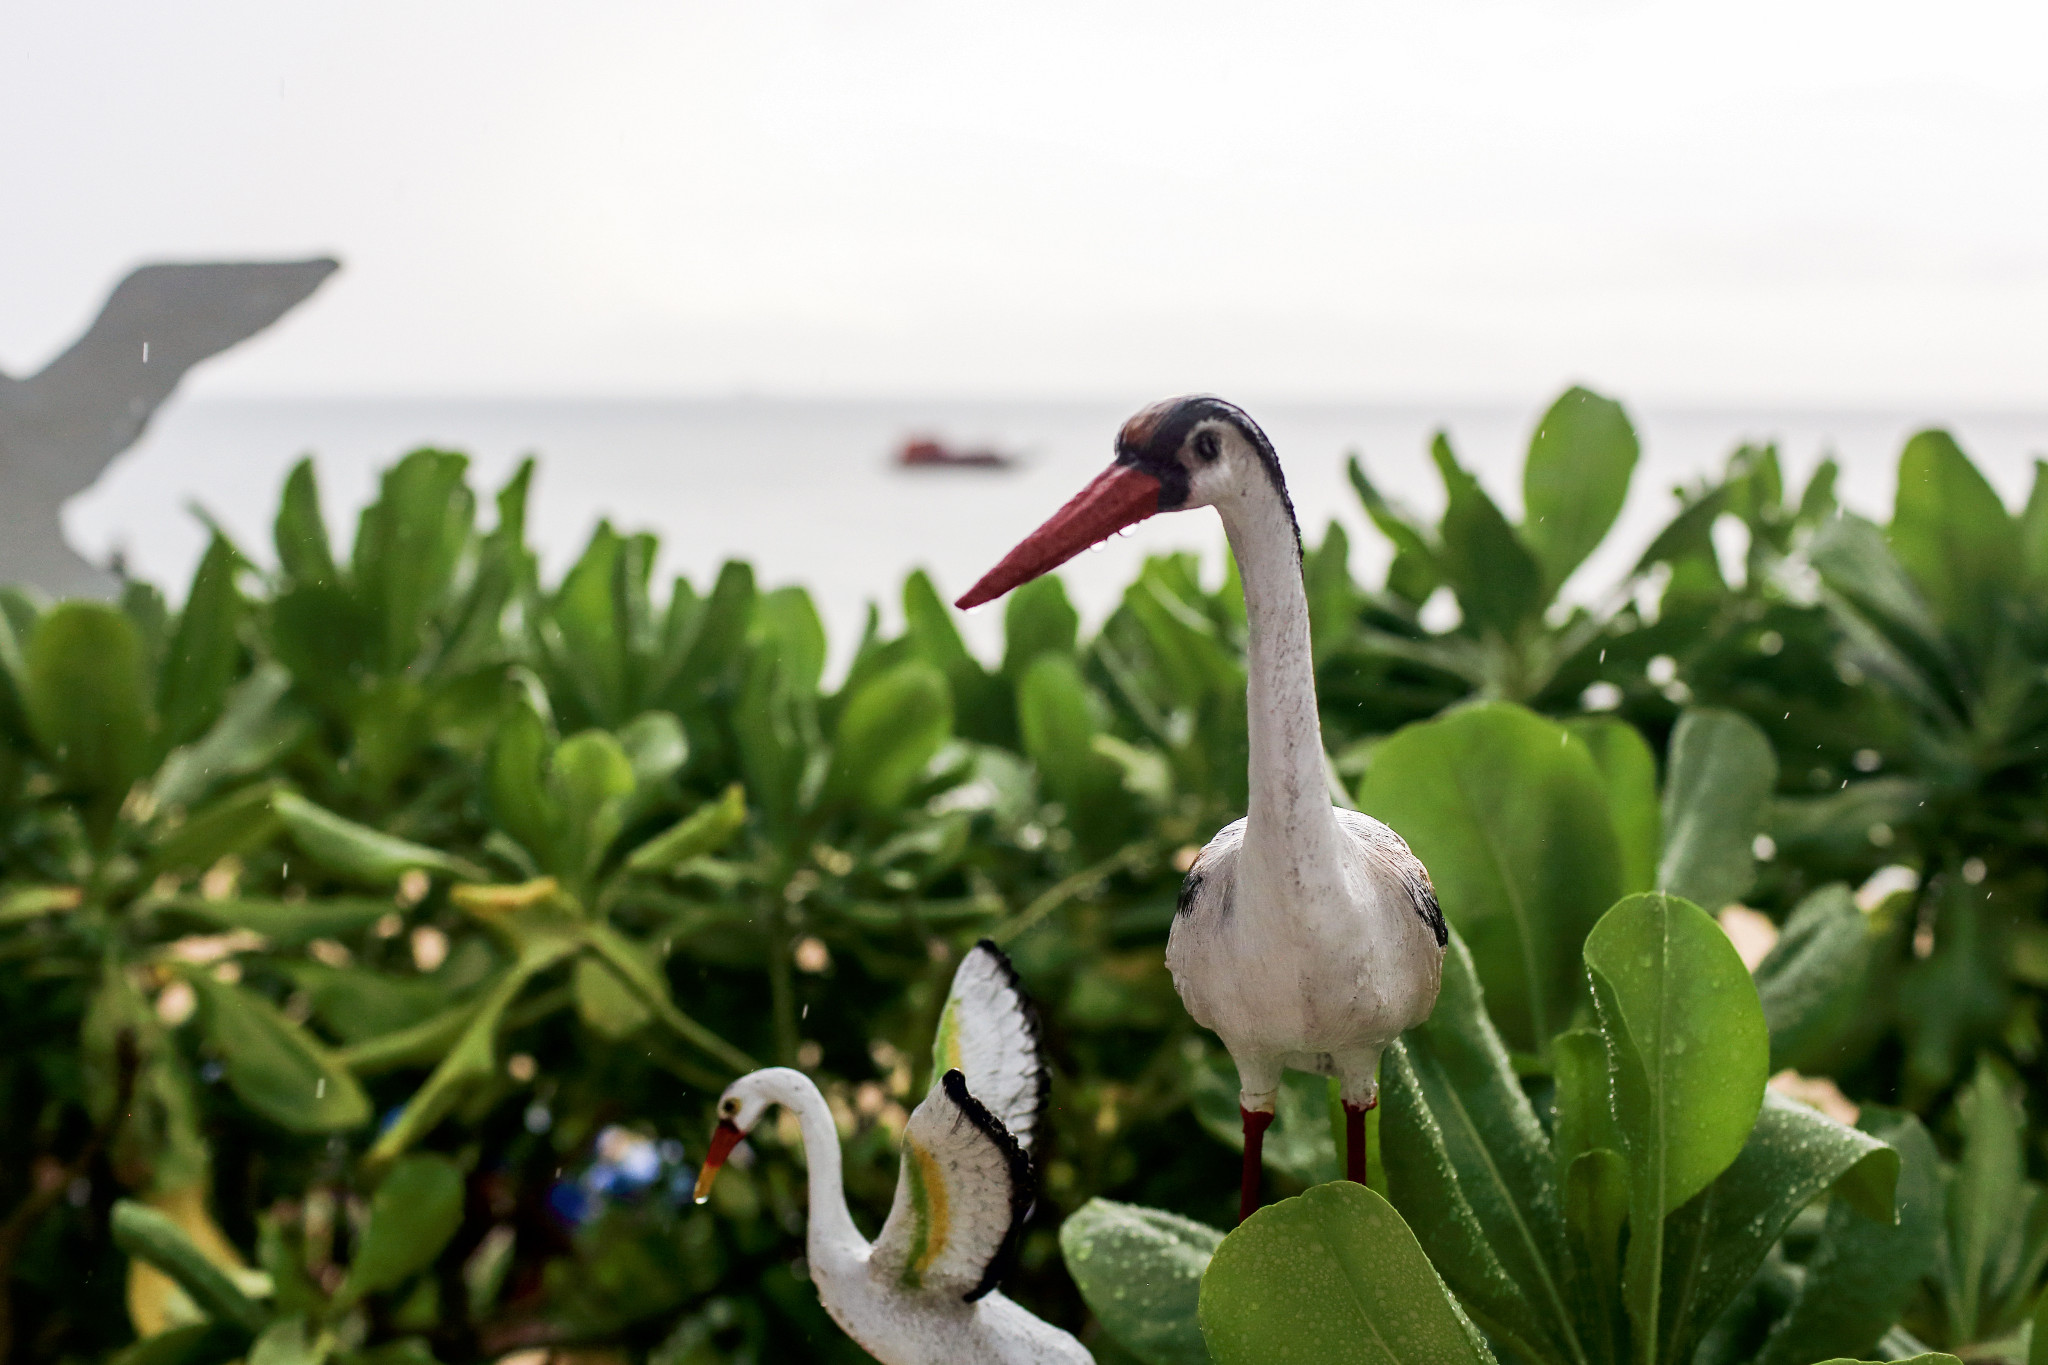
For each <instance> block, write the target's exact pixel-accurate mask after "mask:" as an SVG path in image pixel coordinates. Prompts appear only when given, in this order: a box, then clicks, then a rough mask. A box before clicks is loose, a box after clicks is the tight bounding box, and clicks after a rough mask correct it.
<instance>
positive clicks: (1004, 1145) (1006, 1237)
mask: <svg viewBox="0 0 2048 1365" xmlns="http://www.w3.org/2000/svg"><path fill="white" fill-rule="evenodd" d="M939 1084H940V1085H943V1086H944V1087H945V1088H946V1098H947V1099H949V1100H951V1101H953V1103H954V1104H956V1105H958V1106H959V1107H960V1112H961V1113H963V1114H965V1115H967V1119H968V1122H970V1123H972V1124H973V1125H974V1126H975V1127H976V1128H979V1129H980V1130H981V1131H982V1132H983V1133H984V1134H986V1135H987V1137H988V1139H989V1141H990V1142H993V1143H994V1144H995V1145H996V1146H997V1147H998V1148H1000V1149H1001V1150H1002V1153H1003V1157H1004V1159H1005V1160H1006V1161H1008V1162H1009V1165H1010V1229H1009V1231H1008V1232H1005V1233H1004V1234H1003V1240H1002V1244H1001V1245H1000V1246H998V1247H997V1248H996V1254H995V1255H993V1256H991V1257H989V1261H988V1266H987V1267H986V1268H985V1269H984V1270H983V1271H982V1272H981V1281H980V1283H978V1284H976V1285H975V1286H974V1288H972V1289H970V1290H968V1291H967V1292H966V1293H965V1294H963V1295H961V1296H960V1297H961V1298H962V1300H964V1301H965V1302H967V1303H973V1302H974V1301H975V1300H976V1299H980V1298H985V1297H986V1296H987V1295H989V1294H990V1293H992V1292H994V1290H995V1287H996V1286H997V1285H998V1284H1000V1283H1002V1280H1003V1277H1004V1276H1006V1275H1008V1274H1009V1273H1010V1271H1011V1269H1012V1268H1013V1267H1014V1266H1015V1265H1016V1263H1017V1248H1018V1246H1019V1244H1020V1243H1022V1241H1023V1240H1024V1220H1025V1219H1026V1218H1027V1217H1029V1216H1030V1213H1031V1206H1032V1204H1033V1203H1035V1202H1036V1199H1035V1195H1034V1191H1033V1189H1032V1186H1033V1183H1034V1182H1033V1174H1034V1173H1033V1171H1032V1169H1031V1158H1030V1157H1029V1156H1028V1155H1026V1154H1025V1151H1024V1149H1023V1148H1022V1147H1020V1146H1018V1145H1017V1139H1015V1138H1013V1137H1011V1136H1010V1130H1009V1129H1007V1128H1005V1127H1003V1121H1002V1120H1001V1119H999V1118H997V1117H996V1116H995V1115H994V1114H991V1113H989V1112H988V1110H987V1109H986V1108H985V1107H983V1105H982V1103H981V1101H980V1100H978V1099H976V1098H974V1096H973V1095H971V1094H969V1093H968V1091H967V1078H966V1077H965V1076H963V1075H961V1074H960V1073H959V1072H958V1071H948V1072H947V1073H946V1074H945V1076H944V1077H942V1078H941V1079H940V1081H939Z"/></svg>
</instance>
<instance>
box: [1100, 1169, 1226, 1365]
mask: <svg viewBox="0 0 2048 1365" xmlns="http://www.w3.org/2000/svg"><path fill="white" fill-rule="evenodd" d="M1222 1241H1223V1234H1222V1233H1220V1232H1218V1231H1217V1230H1216V1229H1214V1228H1212V1227H1209V1226H1207V1225H1206V1224H1203V1223H1197V1222H1195V1221H1193V1220H1192V1219H1188V1218H1182V1217H1181V1216H1180V1215H1179V1214H1174V1213H1165V1212H1162V1211H1161V1210H1159V1209H1147V1208H1140V1207H1138V1206H1137V1205H1135V1204H1118V1203H1114V1202H1112V1201H1110V1200H1107V1199H1091V1200H1089V1201H1088V1202H1087V1203H1086V1204H1083V1205H1082V1206H1081V1207H1080V1208H1079V1209H1078V1210H1076V1211H1075V1212H1074V1213H1073V1214H1072V1215H1070V1216H1069V1217H1068V1218H1067V1220H1066V1222H1064V1223H1062V1224H1060V1254H1061V1255H1062V1256H1063V1257H1064V1258H1065V1259H1066V1263H1067V1273H1068V1274H1070V1275H1072V1276H1073V1277H1074V1284H1075V1286H1076V1287H1077V1288H1079V1289H1080V1291H1081V1297H1082V1298H1083V1299H1085V1300H1086V1301H1087V1303H1088V1309H1089V1311H1090V1312H1092V1313H1094V1314H1095V1317H1096V1320H1097V1321H1099V1322H1101V1324H1102V1326H1103V1328H1104V1330H1106V1331H1107V1332H1108V1333H1109V1334H1110V1335H1111V1336H1112V1337H1115V1338H1116V1341H1117V1344H1118V1345H1119V1346H1122V1347H1123V1348H1124V1349H1125V1350H1127V1351H1129V1352H1130V1353H1131V1354H1132V1355H1134V1356H1136V1357H1137V1358H1138V1359H1139V1360H1141V1361H1143V1362H1145V1365H1207V1362H1208V1360H1209V1350H1208V1348H1207V1347H1206V1346H1205V1345H1203V1343H1202V1331H1201V1328H1200V1326H1199V1325H1197V1323H1196V1320H1195V1313H1196V1308H1197V1305H1198V1303H1199V1301H1200V1298H1201V1289H1202V1272H1203V1271H1204V1270H1206V1269H1208V1266H1209V1260H1210V1258H1211V1257H1213V1256H1214V1255H1215V1254H1216V1248H1217V1246H1218V1245H1219V1244H1221V1243H1222Z"/></svg>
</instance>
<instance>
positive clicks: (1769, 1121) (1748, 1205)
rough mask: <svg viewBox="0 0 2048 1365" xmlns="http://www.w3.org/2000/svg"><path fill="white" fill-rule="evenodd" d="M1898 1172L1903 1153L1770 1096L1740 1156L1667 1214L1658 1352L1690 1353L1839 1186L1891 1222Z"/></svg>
mask: <svg viewBox="0 0 2048 1365" xmlns="http://www.w3.org/2000/svg"><path fill="white" fill-rule="evenodd" d="M1898 1175H1899V1155H1898V1153H1897V1152H1895V1151H1893V1150H1892V1149H1891V1148H1890V1147H1887V1146H1885V1145H1884V1144H1883V1143H1881V1142H1879V1141H1878V1140H1877V1139H1876V1138H1874V1137H1871V1136H1870V1135H1869V1134H1867V1133H1861V1132H1858V1131H1857V1130H1856V1129H1854V1128H1845V1127H1843V1126H1842V1125H1841V1124H1839V1123H1836V1122H1835V1121H1834V1120H1833V1119H1830V1118H1828V1117H1826V1116H1825V1115H1823V1114H1821V1113H1820V1112H1819V1111H1817V1110H1813V1109H1809V1108H1807V1107H1806V1106H1805V1105H1803V1104H1797V1103H1794V1102H1793V1101H1791V1100H1788V1099H1785V1098H1784V1097H1783V1096H1781V1095H1778V1094H1777V1093H1776V1092H1770V1093H1768V1094H1767V1095H1766V1097H1765V1100H1764V1105H1763V1108H1762V1110H1761V1111H1760V1112H1759V1113H1758V1115H1757V1120H1756V1127H1755V1129H1754V1130H1753V1131H1752V1132H1751V1133H1750V1135H1749V1139H1748V1141H1747V1142H1745V1143H1744V1144H1743V1148H1742V1152H1741V1154H1740V1155H1739V1156H1738V1157H1737V1158H1736V1160H1735V1162H1734V1163H1733V1164H1732V1165H1730V1166H1729V1168H1728V1169H1727V1170H1726V1171H1724V1172H1723V1173H1722V1174H1721V1175H1720V1177H1719V1178H1717V1179H1716V1180H1715V1181H1714V1182H1713V1183H1712V1184H1711V1185H1709V1186H1708V1187H1707V1189H1706V1191H1705V1192H1704V1193H1702V1194H1701V1195H1699V1196H1698V1197H1697V1198H1695V1199H1693V1200H1691V1201H1689V1202H1688V1203H1687V1204H1686V1205H1685V1206H1684V1207H1682V1208H1680V1209H1679V1210H1678V1211H1676V1212H1675V1213H1673V1214H1672V1215H1671V1216H1670V1217H1669V1218H1668V1219H1666V1220H1665V1224H1664V1228H1663V1230H1662V1240H1663V1243H1664V1271H1663V1292H1662V1295H1661V1309H1662V1312H1661V1317H1660V1319H1659V1322H1660V1328H1659V1332H1658V1339H1659V1347H1658V1351H1659V1354H1658V1355H1657V1357H1656V1358H1657V1359H1659V1360H1690V1359H1691V1358H1692V1355H1693V1352H1694V1350H1695V1349H1696V1348H1697V1346H1698V1344H1699V1341H1700V1338H1701V1337H1702V1336H1703V1335H1704V1334H1705V1333H1706V1330H1707V1328H1708V1327H1709V1326H1710V1325H1711V1324H1712V1323H1713V1321H1714V1319H1715V1318H1717V1317H1719V1316H1720V1315H1721V1313H1722V1311H1723V1310H1724V1309H1726V1308H1727V1307H1728V1305H1729V1304H1730V1303H1731V1302H1733V1301H1734V1299H1735V1296H1736V1295H1737V1294H1739V1293H1740V1292H1741V1290H1742V1287H1743V1285H1744V1284H1745V1283H1747V1282H1748V1280H1749V1278H1750V1276H1751V1275H1753V1274H1755V1273H1756V1269H1757V1267H1758V1266H1760V1265H1762V1264H1763V1261H1764V1257H1765V1256H1766V1255H1767V1254H1768V1253H1769V1252H1770V1249H1771V1247H1772V1246H1773V1245H1774V1244H1775V1243H1776V1242H1777V1240H1778V1239H1779V1238H1780V1237H1781V1236H1783V1235H1784V1233H1785V1229H1786V1228H1787V1227H1788V1226H1790V1224H1791V1222H1792V1219H1793V1217H1794V1216H1795V1215H1797V1214H1798V1212H1799V1211H1800V1210H1801V1209H1803V1208H1805V1207H1806V1206H1807V1205H1808V1204H1810V1203H1812V1202H1813V1201H1814V1199H1816V1198H1817V1197H1819V1196H1820V1195H1821V1194H1822V1193H1823V1192H1824V1191H1826V1190H1828V1189H1829V1188H1830V1187H1832V1188H1834V1189H1835V1190H1836V1192H1837V1196H1838V1197H1839V1198H1840V1199H1841V1200H1842V1201H1843V1202H1845V1203H1847V1204H1848V1205H1850V1206H1851V1207H1852V1208H1853V1209H1854V1211H1855V1214H1854V1216H1856V1217H1858V1218H1862V1219H1866V1220H1868V1221H1870V1222H1871V1223H1873V1224H1881V1225H1884V1226H1889V1225H1890V1224H1891V1222H1892V1209H1893V1196H1894V1191H1895V1190H1896V1188H1897V1183H1898ZM1635 1269H1636V1258H1635V1256H1634V1249H1633V1247H1631V1254H1630V1270H1631V1271H1632V1272H1633V1271H1634V1270H1635ZM1634 1288H1636V1287H1635V1286H1633V1285H1632V1290H1633V1289H1634ZM1631 1307H1634V1302H1633V1301H1632V1303H1631ZM1636 1321H1637V1323H1638V1325H1639V1326H1640V1324H1641V1323H1642V1322H1644V1321H1646V1318H1645V1317H1644V1316H1642V1315H1637V1317H1636Z"/></svg>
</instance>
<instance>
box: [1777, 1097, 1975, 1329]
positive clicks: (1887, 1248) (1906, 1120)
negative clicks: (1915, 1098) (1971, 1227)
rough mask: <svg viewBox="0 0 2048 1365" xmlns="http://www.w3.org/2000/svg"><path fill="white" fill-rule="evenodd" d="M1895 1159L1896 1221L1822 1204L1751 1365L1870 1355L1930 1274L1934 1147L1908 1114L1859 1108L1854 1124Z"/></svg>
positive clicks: (1845, 1205) (1936, 1221)
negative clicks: (1814, 1242) (1793, 1283)
mask: <svg viewBox="0 0 2048 1365" xmlns="http://www.w3.org/2000/svg"><path fill="white" fill-rule="evenodd" d="M1858 1126H1859V1127H1861V1128H1862V1129H1863V1130H1864V1131H1865V1132H1867V1133H1869V1134H1870V1135H1871V1136H1872V1137H1875V1138H1877V1139H1879V1140H1880V1141H1882V1142H1885V1143H1887V1144H1888V1145H1890V1147H1891V1148H1892V1150H1894V1151H1896V1152H1897V1153H1898V1154H1899V1178H1898V1199H1897V1205H1898V1216H1897V1220H1896V1221H1895V1222H1893V1223H1890V1224H1887V1223H1883V1222H1880V1221H1878V1220H1876V1219H1873V1218H1871V1217H1869V1216H1868V1215H1867V1214H1866V1213H1864V1212H1862V1211H1860V1210H1858V1209H1857V1208H1855V1207H1854V1204H1853V1203H1852V1201H1850V1200H1848V1199H1836V1200H1833V1201H1832V1202H1830V1203H1829V1205H1828V1213H1827V1224H1826V1228H1825V1230H1824V1231H1823V1232H1822V1233H1821V1238H1820V1243H1819V1245H1818V1246H1817V1247H1816V1248H1815V1249H1814V1252H1813V1254H1812V1255H1811V1256H1809V1257H1808V1258H1807V1261H1806V1278H1805V1279H1804V1281H1802V1283H1801V1285H1800V1289H1799V1293H1798V1296H1797V1297H1796V1298H1794V1299H1793V1301H1792V1304H1791V1306H1790V1307H1789V1308H1787V1309H1786V1310H1785V1312H1784V1314H1783V1315H1782V1316H1781V1317H1780V1318H1779V1319H1778V1321H1777V1323H1776V1324H1775V1325H1774V1326H1773V1327H1772V1328H1771V1335H1770V1337H1769V1339H1768V1340H1767V1341H1766V1342H1765V1343H1764V1348H1763V1350H1762V1351H1761V1352H1760V1353H1758V1355H1757V1357H1756V1365H1801V1362H1803V1361H1808V1360H1812V1359H1813V1358H1814V1357H1816V1356H1819V1355H1823V1354H1826V1353H1828V1352H1844V1353H1847V1354H1849V1355H1852V1356H1856V1355H1864V1354H1867V1353H1869V1352H1870V1351H1871V1350H1872V1349H1873V1348H1874V1347H1875V1346H1876V1345H1877V1341H1878V1338H1879V1337H1881V1336H1883V1335H1884V1333H1885V1329H1886V1328H1888V1327H1890V1326H1891V1325H1892V1324H1893V1323H1894V1322H1896V1321H1898V1319H1899V1315H1900V1314H1901V1313H1902V1312H1903V1311H1904V1310H1905V1307H1906V1304H1907V1302H1908V1301H1909V1300H1910V1299H1911V1298H1912V1296H1913V1293H1914V1291H1915V1290H1916V1289H1917V1288H1918V1286H1919V1283H1920V1280H1921V1277H1922V1276H1924V1275H1926V1274H1927V1273H1928V1272H1930V1271H1931V1270H1933V1269H1934V1263H1935V1247H1936V1243H1937V1240H1938V1238H1939V1237H1940V1233H1941V1213H1942V1202H1941V1199H1942V1190H1941V1172H1940V1169H1939V1161H1938V1158H1937V1156H1936V1153H1935V1150H1934V1141H1933V1139H1932V1138H1930V1137H1928V1135H1927V1130H1926V1129H1925V1128H1922V1127H1921V1126H1920V1121H1919V1120H1918V1119H1916V1118H1914V1117H1913V1116H1912V1115H1911V1114H1907V1113H1903V1112H1898V1111H1888V1110H1878V1109H1871V1108H1866V1109H1865V1110H1864V1111H1863V1118H1862V1120H1861V1122H1860V1123H1859V1125H1858Z"/></svg>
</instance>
